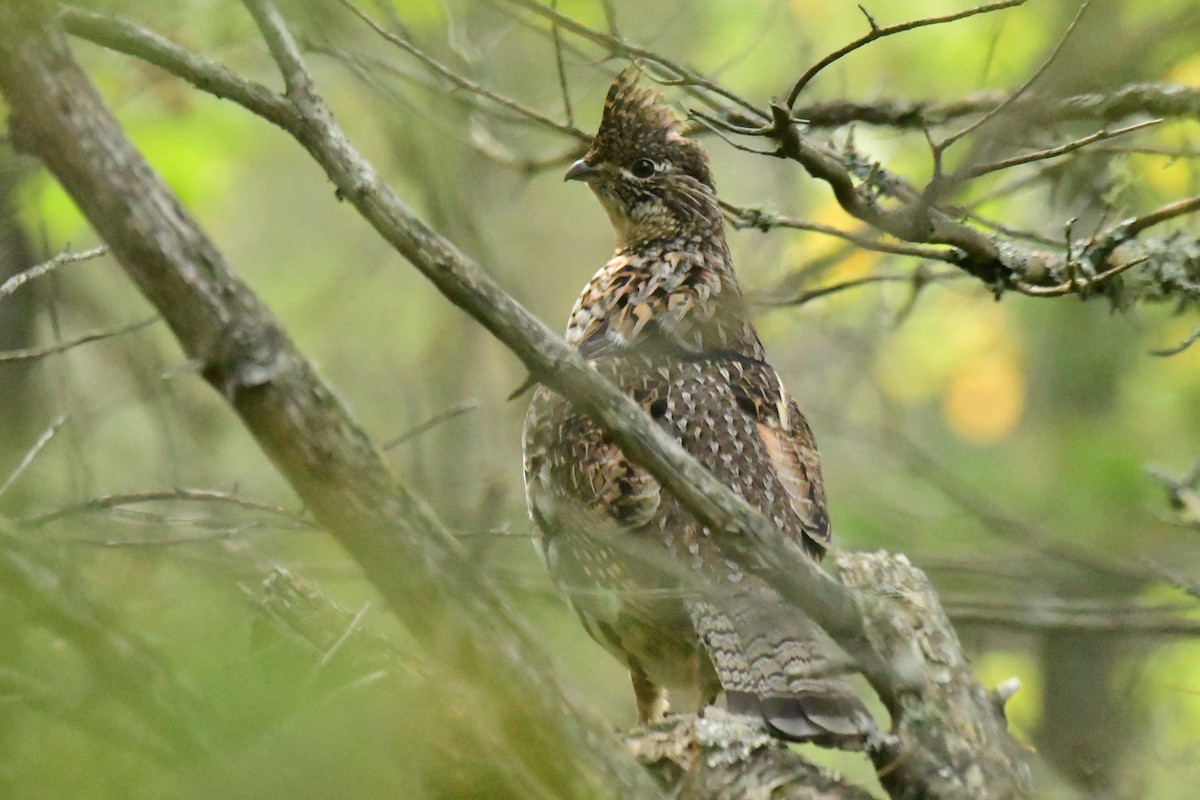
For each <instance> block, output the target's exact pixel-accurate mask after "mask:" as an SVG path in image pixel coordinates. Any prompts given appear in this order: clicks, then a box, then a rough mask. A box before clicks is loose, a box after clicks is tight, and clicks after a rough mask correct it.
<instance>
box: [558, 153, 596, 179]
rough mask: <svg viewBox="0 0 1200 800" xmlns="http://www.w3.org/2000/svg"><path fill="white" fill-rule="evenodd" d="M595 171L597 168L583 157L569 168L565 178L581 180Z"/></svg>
mask: <svg viewBox="0 0 1200 800" xmlns="http://www.w3.org/2000/svg"><path fill="white" fill-rule="evenodd" d="M593 172H595V169H593V168H592V165H591V164H589V163H588V162H586V161H584V160H583V159H582V158H581V159H579V160H578V161H576V162H575V163H574V164H572V165H571V167H570V169H568V170H567V174H566V175H563V180H564V181H581V180H583V179H584V178H586V177H587V176H588V175H591V174H592V173H593Z"/></svg>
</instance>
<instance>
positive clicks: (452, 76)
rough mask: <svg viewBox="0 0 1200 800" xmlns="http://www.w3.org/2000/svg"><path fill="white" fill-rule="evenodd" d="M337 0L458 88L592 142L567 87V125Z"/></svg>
mask: <svg viewBox="0 0 1200 800" xmlns="http://www.w3.org/2000/svg"><path fill="white" fill-rule="evenodd" d="M338 2H339V3H341V4H342V6H344V7H345V8H346V9H347V10H348V11H349V12H350V13H351V14H353V15H354V16H356V17H358V18H359V19H360V20H362V21H363V22H364V23H365V24H366V25H367V26H368V27H369V28H370V29H371V30H373V31H375V33H377V34H378V35H379V36H381V37H383V38H384V39H385V40H387V41H388V42H389V43H391V44H394V45H395V46H396V47H399V48H400V49H401V50H404V51H405V52H406V53H408V54H409V55H411V56H413V57H414V58H416V59H417V60H418V61H420V62H421V63H422V64H424V65H425V66H426V67H427V68H428V69H429V70H431V71H432V72H434V73H436V74H438V75H440V76H441V77H442V78H445V79H446V80H448V81H450V82H451V83H452V84H454V85H455V86H457V87H458V88H460V89H464V90H466V91H468V92H471V93H472V94H474V95H477V96H479V97H482V98H484V99H486V100H490V101H491V102H493V103H495V104H496V105H498V106H501V107H502V108H506V109H508V110H510V111H514V112H516V113H517V114H520V115H521V116H523V117H527V118H529V119H531V120H535V121H536V122H538V123H539V124H541V125H544V126H546V127H547V128H550V129H551V130H554V131H557V132H558V133H562V134H565V135H567V136H570V137H571V138H573V139H576V140H577V141H580V142H589V141H591V139H592V137H591V136H590V135H588V134H586V133H584V132H583V131H581V130H579V129H578V128H576V127H575V123H574V121H573V120H572V118H571V114H570V101H569V100H567V95H566V90H565V88H564V91H563V99H564V102H565V103H567V109H568V110H567V123H566V124H565V125H564V124H563V123H561V122H556V121H555V120H553V119H551V118H550V117H547V116H546V115H545V114H541V113H539V112H537V111H534V110H533V109H532V108H529V107H528V106H525V105H523V104H521V103H518V102H517V101H516V100H513V99H512V98H509V97H505V96H504V95H502V94H499V93H498V92H495V91H492V90H491V89H489V88H487V87H486V86H483V85H481V84H479V83H477V82H475V81H472V80H470V79H468V78H465V77H463V76H462V75H460V74H458V73H457V72H455V71H454V70H452V69H450V68H449V67H447V66H446V65H444V64H442V63H441V62H440V61H437V60H436V59H435V58H433V57H432V56H430V55H429V54H428V53H426V52H425V51H424V50H421V49H420V48H419V47H417V46H416V45H415V44H413V43H412V42H411V41H410V40H408V39H406V38H405V37H403V36H399V35H397V34H395V33H392V32H391V31H389V30H387V29H386V28H384V27H383V26H382V25H380V24H379V23H377V22H376V21H375V20H373V19H372V18H371V17H370V16H368V15H367V14H366V12H364V11H363V10H362V9H360V8H359V7H358V6H356V5H354V3H352V2H350V0H338Z"/></svg>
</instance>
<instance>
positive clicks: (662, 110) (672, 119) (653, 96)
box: [600, 65, 679, 133]
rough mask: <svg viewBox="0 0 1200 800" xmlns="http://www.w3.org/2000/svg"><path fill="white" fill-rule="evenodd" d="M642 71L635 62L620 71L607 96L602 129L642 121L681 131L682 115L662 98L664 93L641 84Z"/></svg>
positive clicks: (645, 123) (657, 126)
mask: <svg viewBox="0 0 1200 800" xmlns="http://www.w3.org/2000/svg"><path fill="white" fill-rule="evenodd" d="M641 75H642V71H641V70H640V69H638V68H637V67H636V66H634V65H630V66H628V67H626V68H625V69H623V70H621V72H620V74H618V75H617V77H616V79H615V80H613V82H612V86H610V87H608V96H607V97H605V98H604V112H603V115H602V116H601V119H600V131H601V133H603V132H604V131H605V130H606V129H609V130H611V129H612V128H614V127H616V126H628V125H630V124H631V123H635V122H636V123H640V124H642V125H645V126H646V127H648V128H651V127H652V128H656V129H659V130H664V129H666V130H670V131H671V132H678V131H677V129H678V127H679V117H678V115H676V113H675V112H674V111H673V110H672V109H671V107H670V106H668V105H667V104H666V103H665V102H664V101H663V99H662V96H661V95H659V94H658V92H655V91H654V90H653V89H649V88H647V87H645V86H641V85H639V83H638V79H639V78H640V77H641Z"/></svg>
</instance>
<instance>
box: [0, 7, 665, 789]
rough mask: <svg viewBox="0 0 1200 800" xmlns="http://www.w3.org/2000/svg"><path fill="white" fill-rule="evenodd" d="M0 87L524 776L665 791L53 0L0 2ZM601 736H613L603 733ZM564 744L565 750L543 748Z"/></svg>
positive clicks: (137, 276)
mask: <svg viewBox="0 0 1200 800" xmlns="http://www.w3.org/2000/svg"><path fill="white" fill-rule="evenodd" d="M226 83H228V81H226ZM244 87H245V85H244V84H242V85H241V88H244ZM0 92H3V95H4V97H5V100H6V101H7V103H8V107H9V109H10V112H11V115H10V119H9V125H10V129H11V131H12V141H13V143H14V144H16V145H17V146H19V147H22V148H24V149H26V150H28V151H29V152H31V153H34V154H36V155H37V156H38V157H39V158H40V159H41V160H42V161H43V163H44V164H45V165H46V166H47V168H48V169H49V170H50V171H51V172H52V173H53V174H54V175H55V177H56V178H57V179H58V180H59V181H60V182H61V183H62V185H63V187H64V188H65V189H66V190H67V192H68V193H69V194H70V195H71V196H72V197H73V198H74V200H75V202H76V203H77V204H78V206H79V207H80V208H81V209H82V210H83V211H84V213H85V214H86V215H87V217H88V219H89V220H90V221H91V223H92V225H93V226H94V227H95V229H96V230H97V232H98V233H99V234H100V235H101V236H102V237H103V238H104V239H105V241H106V242H107V243H108V245H109V247H110V248H111V251H112V253H113V255H114V256H115V257H116V258H117V259H118V261H119V262H120V263H121V264H122V266H123V267H124V268H125V270H126V272H127V274H128V275H129V277H130V278H131V279H132V280H133V281H134V282H135V283H136V284H137V285H138V288H139V289H140V290H141V291H142V293H143V294H145V295H146V297H147V298H148V299H149V300H150V301H151V302H152V303H153V304H154V305H155V306H156V307H158V309H159V311H160V312H161V314H162V316H163V319H164V320H165V321H166V322H167V324H168V325H169V326H170V327H171V329H172V331H173V332H174V333H175V335H176V337H177V338H178V339H179V341H180V343H181V345H182V346H183V348H184V351H185V353H186V354H187V355H188V357H189V358H191V359H193V360H195V361H197V362H198V363H200V364H202V365H203V370H202V374H203V375H204V377H205V379H206V380H207V381H209V382H210V383H211V384H212V385H213V386H214V387H215V388H217V389H218V391H219V392H220V393H221V394H222V395H223V396H224V397H225V399H226V401H227V402H228V403H229V404H230V406H231V408H232V409H233V410H234V411H235V412H236V413H237V414H238V416H239V417H240V418H241V420H242V422H243V423H244V424H245V426H246V428H247V430H248V431H249V432H250V433H251V434H252V435H253V436H254V437H255V439H256V440H257V441H258V443H259V445H260V446H261V447H262V448H263V450H264V451H265V452H266V453H267V454H268V455H269V456H270V458H271V459H272V461H273V462H274V463H275V465H276V466H277V467H278V469H279V470H280V472H281V473H282V474H283V475H284V476H285V477H286V478H287V480H288V481H289V482H290V483H291V485H292V486H293V488H294V489H295V490H296V492H297V493H298V494H299V495H300V497H301V498H302V499H303V500H304V502H305V505H306V506H307V507H308V508H309V509H310V510H311V511H312V512H313V514H314V515H315V516H316V518H317V519H318V520H320V521H321V523H322V524H323V525H325V526H326V527H327V528H328V529H329V530H330V531H331V532H332V533H333V534H334V535H335V536H336V537H337V538H338V540H339V541H340V542H341V543H342V545H343V546H344V547H345V548H346V549H347V550H348V551H349V552H350V554H351V555H352V556H353V557H354V558H355V559H356V560H357V562H358V563H359V564H360V566H361V567H362V569H363V571H364V572H365V573H366V575H367V577H368V578H369V579H370V581H371V582H372V584H373V585H374V586H375V587H376V588H377V589H378V590H379V591H380V593H381V594H382V595H383V596H384V597H385V598H386V600H387V602H388V603H389V605H390V606H391V608H392V609H393V611H394V612H395V613H396V614H397V616H399V617H400V619H402V620H403V621H404V623H405V624H406V625H407V626H408V628H409V629H410V630H411V631H412V632H413V634H414V635H415V636H416V638H417V639H418V640H419V641H421V642H422V643H423V644H424V646H425V647H426V648H428V649H429V651H430V652H431V654H433V655H434V656H435V657H436V658H439V659H441V662H442V663H443V664H445V666H446V667H447V669H448V670H458V671H461V673H462V674H469V675H472V676H473V677H474V678H475V679H477V680H480V681H484V682H486V684H487V687H488V692H487V695H488V696H489V697H492V698H495V702H496V706H497V707H496V708H495V709H492V712H493V713H494V714H495V715H496V718H498V719H500V720H501V721H502V724H503V725H505V726H506V727H509V726H511V729H512V730H513V731H521V734H520V735H519V736H518V735H513V736H510V737H507V741H508V744H509V746H510V747H512V749H513V751H514V752H513V753H512V758H514V759H517V760H518V761H520V762H522V763H523V764H524V765H525V767H526V770H525V771H524V773H522V774H527V775H530V776H535V777H536V781H537V783H536V785H527V786H525V787H523V788H522V789H515V791H521V792H523V793H525V794H527V795H528V796H546V795H552V796H556V797H580V798H583V797H588V798H592V797H629V796H638V797H642V796H645V797H652V796H654V794H655V788H654V786H653V784H652V783H651V782H650V781H649V779H648V778H647V776H646V775H645V773H644V772H643V771H642V770H641V769H640V768H638V767H637V766H636V765H635V764H634V763H633V762H632V760H630V759H628V757H622V751H621V748H620V746H619V745H618V744H617V743H616V742H615V740H614V739H613V737H612V735H611V733H609V731H608V729H607V726H606V725H605V724H604V723H603V722H601V721H600V720H598V719H596V718H595V717H594V716H592V715H591V714H590V713H589V712H588V711H587V710H586V708H585V707H584V706H583V705H582V704H581V703H579V702H578V700H577V699H576V698H575V697H573V696H571V695H569V694H568V693H567V692H566V691H565V690H564V689H563V688H562V687H561V686H560V685H559V684H558V683H557V680H556V679H555V677H554V675H555V672H554V670H553V668H552V667H551V666H550V664H549V663H548V659H547V657H546V655H545V654H544V653H543V652H542V651H541V650H540V648H539V647H538V646H537V645H536V644H535V640H534V637H533V635H532V634H531V633H530V632H529V630H528V629H527V627H526V626H525V624H524V623H523V622H522V620H521V619H520V618H518V617H517V616H516V615H515V614H514V613H513V612H512V611H511V610H510V609H509V607H508V605H507V603H506V601H505V600H504V598H503V597H502V596H501V595H500V593H499V592H498V590H496V589H495V588H494V586H493V585H492V583H491V582H490V581H489V580H488V579H487V578H486V577H485V576H484V575H482V574H480V573H479V571H478V569H477V568H475V567H474V566H473V565H471V564H470V563H469V562H467V561H466V560H465V559H464V557H463V555H462V551H461V550H460V548H459V547H458V546H457V544H456V543H455V542H454V541H453V539H452V538H451V537H450V536H449V535H448V534H447V532H446V531H445V530H444V529H443V528H442V527H441V526H440V524H439V523H438V522H437V521H436V520H435V519H434V518H433V517H432V516H431V515H430V514H429V512H428V511H427V510H426V509H425V507H424V506H423V504H422V503H421V502H420V501H419V500H418V499H417V498H416V497H414V496H413V495H411V494H410V493H409V492H408V491H407V490H406V489H405V488H404V487H403V486H402V485H401V484H400V483H398V482H397V480H396V478H395V476H394V475H393V474H392V473H391V471H390V470H389V469H388V467H387V466H386V464H385V462H384V461H383V459H382V458H381V457H380V455H379V453H378V451H377V450H376V449H375V447H374V446H373V445H372V443H371V442H370V441H369V440H368V439H367V438H366V436H365V435H364V434H363V432H362V431H361V430H360V428H359V427H358V425H357V423H356V422H355V421H354V420H353V419H352V418H351V417H350V415H349V413H348V412H347V410H346V408H345V407H344V406H343V405H342V404H341V402H340V401H339V400H338V399H337V397H336V396H335V395H334V394H333V392H332V391H330V389H329V387H327V386H326V385H325V384H324V383H322V381H321V380H320V378H319V377H318V376H317V375H316V373H315V372H314V370H313V368H312V366H311V365H310V364H309V363H308V361H307V360H305V358H304V357H303V355H302V354H301V353H300V352H299V351H297V350H296V349H295V347H294V346H293V345H292V343H291V342H290V341H289V339H288V338H287V335H286V333H285V332H284V331H283V330H282V329H281V328H280V327H279V325H278V324H277V323H276V322H275V321H274V319H272V317H271V315H270V313H269V312H268V311H267V309H266V308H264V307H263V306H262V304H261V303H260V302H259V300H258V298H257V297H256V296H255V295H254V294H253V293H252V292H251V291H250V289H249V288H248V287H247V286H245V284H243V283H242V282H241V280H240V279H239V278H237V276H236V275H234V274H233V272H232V270H231V268H230V266H229V265H228V264H227V263H226V261H225V259H224V257H223V256H222V255H221V254H220V253H219V252H218V251H217V250H216V248H215V247H214V246H213V244H212V243H211V242H210V241H209V240H208V238H207V237H206V236H205V235H204V233H203V232H202V231H200V229H199V228H198V227H197V225H196V223H195V222H194V221H193V220H192V219H191V217H190V216H189V215H188V214H187V212H186V211H185V210H184V209H183V208H182V207H181V206H180V205H179V203H178V201H177V200H176V199H175V198H174V197H173V196H172V195H171V194H170V193H169V191H168V190H167V189H166V187H165V186H164V185H163V183H162V181H161V179H159V177H158V176H157V175H156V174H155V173H154V172H153V171H152V170H151V168H150V167H149V165H148V164H147V163H146V162H145V161H144V160H143V159H142V157H141V155H140V154H139V153H137V151H135V150H134V149H133V147H132V146H131V145H130V144H129V142H128V141H127V140H126V139H125V138H124V136H123V135H122V133H121V130H120V126H119V125H118V123H117V122H116V120H115V119H114V118H113V117H112V115H111V113H110V112H109V111H108V110H107V108H105V106H104V104H103V102H102V100H101V99H100V97H99V95H98V94H97V92H96V90H95V89H94V88H93V87H92V85H91V84H90V83H89V82H88V80H87V78H86V76H85V75H84V74H83V72H82V71H81V70H80V68H79V67H78V65H77V64H76V63H75V61H74V59H73V57H72V55H71V53H70V50H69V49H68V47H67V44H66V40H65V38H64V37H63V36H62V34H61V33H60V32H59V31H58V30H57V29H56V28H55V27H54V25H53V23H52V22H51V19H50V9H49V7H48V6H44V5H33V4H21V8H20V10H17V9H13V8H12V7H11V6H8V5H5V6H2V7H0ZM250 98H251V99H252V100H253V101H254V102H255V104H256V106H257V107H258V108H260V109H262V110H266V111H268V112H271V113H273V114H276V116H277V117H278V114H277V112H279V111H281V110H283V111H284V117H285V118H286V119H289V120H293V121H294V120H295V119H296V118H297V117H298V113H297V112H296V111H295V110H294V108H293V107H292V106H291V105H290V104H288V103H285V102H284V101H282V100H280V99H266V98H265V96H264V94H263V93H262V92H261V91H254V92H251V93H250ZM264 99H265V100H266V101H265V102H263V101H264ZM346 188H347V190H350V189H351V182H347V183H346ZM463 587H471V588H470V590H469V591H463ZM484 665H486V666H484ZM605 741H609V742H611V744H606V745H604V746H597V743H599V742H605ZM563 752H566V753H570V756H569V757H559V758H550V757H548V756H547V754H549V753H563Z"/></svg>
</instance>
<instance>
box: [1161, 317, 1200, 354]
mask: <svg viewBox="0 0 1200 800" xmlns="http://www.w3.org/2000/svg"><path fill="white" fill-rule="evenodd" d="M1198 341H1200V325H1197V326H1196V327H1194V328H1192V332H1191V333H1189V334H1188V335H1187V336H1185V337H1184V338H1183V340H1182V341H1181V342H1179V344H1176V345H1172V346H1170V347H1160V348H1158V349H1155V350H1151V351H1150V355H1152V356H1159V357H1160V358H1169V357H1170V356H1177V355H1179V354H1180V353H1182V352H1183V351H1184V350H1187V349H1188V348H1189V347H1191V346H1192V345H1194V344H1195V343H1196V342H1198Z"/></svg>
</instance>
